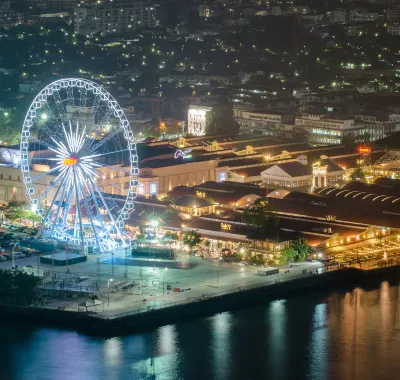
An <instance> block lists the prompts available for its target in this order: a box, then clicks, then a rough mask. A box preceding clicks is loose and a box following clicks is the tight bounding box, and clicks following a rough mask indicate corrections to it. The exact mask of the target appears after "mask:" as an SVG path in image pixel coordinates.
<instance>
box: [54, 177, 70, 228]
mask: <svg viewBox="0 0 400 380" xmlns="http://www.w3.org/2000/svg"><path fill="white" fill-rule="evenodd" d="M70 185H71V177H70V176H68V180H67V183H66V186H64V187H63V191H62V194H61V197H60V200H59V201H58V207H57V212H56V214H55V217H54V220H53V225H52V227H51V235H53V233H54V230H55V228H56V226H57V225H58V224H59V223H58V216H59V214H60V211H61V209H62V206H63V203H64V199H65V193H66V191H67V189H69V188H70ZM60 227H61V226H60Z"/></svg>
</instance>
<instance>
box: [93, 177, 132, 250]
mask: <svg viewBox="0 0 400 380" xmlns="http://www.w3.org/2000/svg"><path fill="white" fill-rule="evenodd" d="M88 179H89V181H90V183H91V184H92V186H93V187H94V188H95V189H96V191H97V193H98V194H99V197H100V199H101V201H102V202H103V204H104V207H105V208H106V210H107V212H108V215H109V216H110V219H111V221H112V222H113V224H114V226H115V229H116V231H117V234H118V236H119V237H120V239H121V241H122V243H123V244H124V245H125V244H126V243H125V239H124V238H123V237H122V234H121V231H120V230H119V228H118V226H117V223H115V220H114V217H113V216H112V214H111V211H110V209H109V207H108V205H107V202H106V201H105V200H104V198H103V194H102V193H101V191H100V189H99V188H98V187H97V185H96V184H95V182H94V181H93V179H92V178H91V177H90V175H89V176H88Z"/></svg>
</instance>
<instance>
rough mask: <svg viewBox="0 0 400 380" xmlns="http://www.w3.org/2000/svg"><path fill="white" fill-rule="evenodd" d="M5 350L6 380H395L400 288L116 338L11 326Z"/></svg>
mask: <svg viewBox="0 0 400 380" xmlns="http://www.w3.org/2000/svg"><path fill="white" fill-rule="evenodd" d="M0 353H1V354H0V380H3V379H13V380H36V379H38V380H50V379H51V380H54V379H60V380H81V379H82V380H95V379H96V380H97V379H106V380H126V379H140V380H141V379H144V380H146V379H160V380H161V379H162V380H170V379H171V380H180V379H190V380H197V379H201V380H209V379H218V380H219V379H221V380H225V379H227V380H231V379H233V380H235V379H238V380H250V379H251V380H258V379H273V380H280V379H289V380H290V379H312V380H315V379H318V380H319V379H321V380H325V379H326V380H331V379H333V380H336V379H338V380H339V379H340V380H342V379H344V380H347V379H349V380H369V379H383V380H386V379H388V380H389V379H390V380H393V379H395V378H397V377H398V376H399V375H398V374H399V373H400V360H399V354H400V287H399V286H390V285H389V283H387V282H383V283H382V284H381V286H380V288H379V289H377V290H371V291H366V290H363V289H355V290H353V291H352V292H348V293H339V292H337V293H330V294H322V293H312V294H309V295H308V296H302V297H296V298H290V299H287V300H280V301H275V302H270V303H267V304H266V305H265V306H258V307H254V308H251V309H244V310H239V311H234V312H227V313H221V314H218V315H215V316H213V317H209V318H202V319H199V320H196V321H192V322H188V323H182V324H179V325H170V326H164V327H161V328H158V329H154V330H153V331H150V332H146V333H142V334H135V335H129V336H123V337H117V338H111V339H103V338H95V337H88V336H85V335H81V334H78V333H76V332H74V331H68V330H58V329H50V328H40V327H32V326H22V325H13V324H11V323H9V322H3V323H2V324H0Z"/></svg>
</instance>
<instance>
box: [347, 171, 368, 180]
mask: <svg viewBox="0 0 400 380" xmlns="http://www.w3.org/2000/svg"><path fill="white" fill-rule="evenodd" d="M350 178H351V180H352V181H361V182H365V180H366V178H365V171H364V169H363V168H357V169H355V170H354V171H353V172H352V173H351V174H350Z"/></svg>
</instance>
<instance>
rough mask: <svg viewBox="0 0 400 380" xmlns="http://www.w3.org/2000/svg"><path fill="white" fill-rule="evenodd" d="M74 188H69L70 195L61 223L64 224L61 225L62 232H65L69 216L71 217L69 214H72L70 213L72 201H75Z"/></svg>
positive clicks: (68, 194)
mask: <svg viewBox="0 0 400 380" xmlns="http://www.w3.org/2000/svg"><path fill="white" fill-rule="evenodd" d="M73 190H74V188H73V187H72V186H70V187H69V188H68V193H67V197H66V199H67V200H66V206H67V207H66V208H65V207H64V208H63V211H62V212H61V221H62V223H61V225H60V227H59V229H60V230H63V229H64V226H66V224H67V219H68V216H69V213H70V211H71V208H72V200H73V195H74V191H73Z"/></svg>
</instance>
